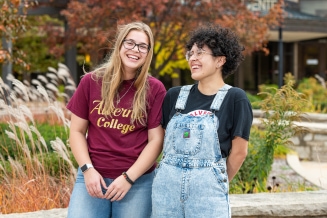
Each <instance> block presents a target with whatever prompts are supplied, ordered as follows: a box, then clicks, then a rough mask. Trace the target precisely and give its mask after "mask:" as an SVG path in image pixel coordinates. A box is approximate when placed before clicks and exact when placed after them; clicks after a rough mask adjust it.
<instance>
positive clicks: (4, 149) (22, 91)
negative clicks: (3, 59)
mask: <svg viewBox="0 0 327 218" xmlns="http://www.w3.org/2000/svg"><path fill="white" fill-rule="evenodd" d="M62 74H63V73H62ZM65 75H66V76H67V74H65ZM40 78H42V80H45V79H46V78H45V79H44V78H43V77H42V76H41V77H40ZM52 80H55V78H53V76H52ZM52 80H51V81H52ZM68 80H69V79H68V78H66V79H65V81H68ZM1 81H2V80H1ZM1 81H0V91H1V92H0V108H1V109H2V112H3V114H2V115H1V121H0V122H1V123H0V124H1V128H0V133H2V134H1V136H2V140H1V137H0V140H1V141H2V143H1V144H0V202H1V203H0V214H8V213H22V212H30V211H36V210H47V209H52V208H62V207H63V208H64V207H67V206H68V203H69V198H70V194H71V191H72V187H73V184H74V181H75V176H76V167H75V166H76V165H74V164H75V162H74V159H73V157H72V155H71V151H70V148H69V146H67V145H66V143H67V141H65V140H62V139H61V138H60V136H61V135H68V127H69V120H68V118H67V113H65V111H64V107H63V103H62V102H59V101H57V100H56V92H57V90H54V89H53V86H51V87H50V86H48V87H47V86H45V85H43V84H42V81H40V80H33V81H32V84H34V85H35V84H37V89H35V88H34V86H33V85H30V84H29V83H28V82H24V83H22V82H20V81H18V80H15V79H12V80H11V81H12V82H13V86H14V87H13V88H12V89H8V87H7V86H6V85H5V84H3V82H1ZM47 81H49V80H47ZM55 81H57V82H58V84H59V82H60V83H62V81H61V80H60V79H59V77H58V79H57V80H55ZM68 85H69V86H73V85H72V84H71V83H69V84H68ZM49 87H50V88H49ZM71 89H72V90H73V87H71ZM58 92H59V91H58ZM58 94H59V93H58ZM50 96H52V97H50ZM64 96H65V97H66V98H67V99H68V98H69V97H68V95H64ZM39 103H40V104H42V106H43V107H42V108H40V107H38V108H35V107H34V109H36V110H38V112H39V111H43V116H46V119H45V122H46V123H47V125H50V124H51V125H52V124H53V125H54V126H53V127H54V128H53V129H51V133H49V132H44V131H43V130H42V129H39V128H38V126H40V121H39V120H40V119H36V114H35V112H34V110H32V109H31V108H30V106H33V105H35V104H39ZM38 116H39V115H38ZM3 124H6V127H5V128H4V129H2V128H3V127H2V126H4V125H3ZM57 127H60V129H61V131H62V133H57V132H56V131H55V129H58V128H57ZM52 130H53V131H52ZM42 134H44V135H42ZM49 134H50V135H52V136H53V138H52V139H51V140H50V142H49V141H48V142H47V141H46V140H45V137H44V136H45V135H49ZM47 137H49V136H47ZM47 143H48V144H47Z"/></svg>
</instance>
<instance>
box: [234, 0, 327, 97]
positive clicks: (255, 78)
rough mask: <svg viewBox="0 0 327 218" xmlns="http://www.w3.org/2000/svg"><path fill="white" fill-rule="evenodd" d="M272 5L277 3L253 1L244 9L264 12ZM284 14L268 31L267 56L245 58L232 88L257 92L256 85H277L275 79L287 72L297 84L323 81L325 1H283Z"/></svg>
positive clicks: (326, 73)
mask: <svg viewBox="0 0 327 218" xmlns="http://www.w3.org/2000/svg"><path fill="white" fill-rule="evenodd" d="M274 2H277V0H254V1H251V3H249V4H248V5H247V7H248V8H249V9H250V10H253V11H258V10H261V11H264V10H269V7H270V6H271V5H272V4H273V3H274ZM245 3H246V2H245ZM284 12H285V14H284V21H283V24H282V26H281V27H280V28H279V27H277V28H275V29H271V30H270V33H269V43H268V45H267V46H268V49H269V51H270V52H269V54H268V55H265V54H264V53H263V52H255V53H253V54H252V55H251V56H249V57H247V58H246V60H245V61H244V63H243V64H242V65H241V66H240V69H239V71H241V72H240V73H239V75H237V76H235V77H234V85H236V86H239V87H241V88H244V89H246V90H249V91H251V90H253V91H257V89H258V85H260V84H271V83H274V84H279V82H280V80H279V78H280V77H281V76H282V77H283V75H285V73H288V72H290V73H292V74H293V75H294V76H295V79H296V80H297V81H299V80H301V79H303V78H306V77H315V76H316V75H319V76H321V77H322V78H324V79H325V80H326V76H327V1H326V0H293V1H291V0H285V5H284ZM281 44H282V48H281V47H280V46H281ZM280 48H281V49H280ZM280 56H281V57H280ZM281 58H282V60H281ZM280 60H281V61H282V62H281V63H282V64H281V65H282V66H280V63H279V61H280ZM280 71H281V74H280Z"/></svg>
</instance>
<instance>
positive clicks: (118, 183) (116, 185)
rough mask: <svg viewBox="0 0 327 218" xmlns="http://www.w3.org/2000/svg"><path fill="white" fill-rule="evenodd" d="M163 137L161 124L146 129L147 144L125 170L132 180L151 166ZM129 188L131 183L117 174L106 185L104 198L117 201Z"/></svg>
mask: <svg viewBox="0 0 327 218" xmlns="http://www.w3.org/2000/svg"><path fill="white" fill-rule="evenodd" d="M163 138H164V131H163V129H162V127H161V125H159V126H158V127H156V128H153V129H150V130H148V144H147V145H146V146H145V148H144V149H143V151H142V152H141V154H140V156H139V157H138V159H137V160H136V162H135V163H134V164H133V165H132V166H131V167H130V168H129V169H128V170H127V171H126V173H127V175H128V176H129V178H130V179H131V180H132V181H135V180H136V179H137V178H139V177H140V176H142V175H143V174H144V173H145V172H146V171H147V170H148V169H150V168H151V167H152V166H153V164H154V162H155V161H156V159H157V158H158V156H159V155H160V152H161V151H162V146H163V145H162V144H163ZM130 188H131V184H129V183H128V182H127V181H126V179H125V178H124V176H119V177H118V178H117V179H116V180H115V181H114V182H113V183H112V184H111V185H110V186H109V187H108V191H107V193H106V198H107V199H111V201H117V200H118V201H119V200H121V199H123V198H124V196H125V195H126V193H127V192H128V190H129V189H130Z"/></svg>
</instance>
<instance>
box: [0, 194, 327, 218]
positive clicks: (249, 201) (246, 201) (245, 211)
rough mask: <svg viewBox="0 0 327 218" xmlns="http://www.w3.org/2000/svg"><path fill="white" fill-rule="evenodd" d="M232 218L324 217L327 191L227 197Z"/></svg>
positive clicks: (60, 214)
mask: <svg viewBox="0 0 327 218" xmlns="http://www.w3.org/2000/svg"><path fill="white" fill-rule="evenodd" d="M230 202H231V209H232V218H327V190H324V191H312V192H282V193H281V192H280V193H259V194H236V195H230ZM66 216H67V208H60V209H52V210H42V211H36V212H30V213H16V214H5V215H0V217H1V218H43V217H47V218H65V217H66Z"/></svg>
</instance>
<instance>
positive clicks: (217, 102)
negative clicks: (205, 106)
mask: <svg viewBox="0 0 327 218" xmlns="http://www.w3.org/2000/svg"><path fill="white" fill-rule="evenodd" d="M230 88H232V86H230V85H228V84H225V85H224V86H223V87H221V88H220V89H219V91H218V92H217V94H216V96H215V98H214V99H213V101H212V104H211V106H210V109H211V110H213V111H219V109H220V106H221V103H222V102H223V100H224V98H225V96H226V94H227V92H228V90H229V89H230Z"/></svg>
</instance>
